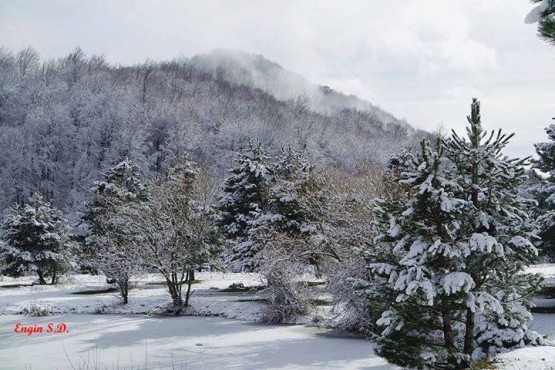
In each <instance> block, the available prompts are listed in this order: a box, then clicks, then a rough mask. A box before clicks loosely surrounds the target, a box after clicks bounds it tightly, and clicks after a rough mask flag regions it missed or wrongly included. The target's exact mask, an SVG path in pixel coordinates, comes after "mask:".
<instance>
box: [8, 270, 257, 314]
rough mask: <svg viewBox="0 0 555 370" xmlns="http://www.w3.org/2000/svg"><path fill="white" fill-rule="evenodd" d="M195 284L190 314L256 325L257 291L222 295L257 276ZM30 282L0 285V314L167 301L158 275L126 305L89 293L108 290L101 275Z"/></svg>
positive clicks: (115, 309) (144, 306)
mask: <svg viewBox="0 0 555 370" xmlns="http://www.w3.org/2000/svg"><path fill="white" fill-rule="evenodd" d="M196 278H197V279H198V280H199V283H197V284H193V286H192V291H193V295H192V298H191V304H192V309H191V313H192V314H196V315H209V316H225V317H228V318H234V319H240V320H248V321H256V320H257V319H259V317H260V312H261V308H262V307H263V306H264V304H263V302H261V299H262V297H261V296H260V294H257V293H256V292H224V291H222V290H224V289H226V288H228V287H229V286H230V285H231V284H233V283H242V284H243V285H244V286H245V287H250V286H260V285H262V280H261V278H260V276H259V275H258V274H231V273H217V272H204V273H197V276H196ZM33 280H34V279H33V278H31V277H30V278H21V279H17V280H15V279H11V278H7V277H4V278H3V279H2V281H0V314H21V313H22V312H23V310H24V309H25V308H26V307H30V306H38V307H45V308H47V309H48V310H49V311H50V312H51V313H57V314H60V313H76V314H87V313H88V314H98V313H111V314H116V313H120V314H152V313H156V312H157V311H160V310H161V309H162V308H163V307H164V306H166V305H167V304H168V303H169V302H171V299H170V296H169V294H168V293H167V291H166V289H165V285H163V278H162V276H160V275H157V274H149V275H146V276H143V277H142V278H141V279H140V281H138V282H135V285H136V288H135V289H131V290H130V292H129V304H127V305H122V304H121V301H120V299H119V298H118V294H117V292H106V293H97V294H79V293H92V292H95V291H102V290H106V289H108V288H110V286H109V285H108V284H106V278H105V277H104V276H91V275H72V276H70V277H69V278H67V279H66V281H62V282H61V283H60V284H59V285H56V286H50V285H42V286H41V285H33V286H14V285H16V284H17V285H20V284H29V285H30V284H31V283H32V282H33Z"/></svg>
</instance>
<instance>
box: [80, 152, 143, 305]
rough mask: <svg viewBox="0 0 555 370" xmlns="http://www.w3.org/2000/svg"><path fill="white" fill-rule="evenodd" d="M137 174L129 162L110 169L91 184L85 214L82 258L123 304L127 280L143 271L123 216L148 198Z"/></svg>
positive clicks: (140, 255) (137, 250)
mask: <svg viewBox="0 0 555 370" xmlns="http://www.w3.org/2000/svg"><path fill="white" fill-rule="evenodd" d="M139 171H140V169H139V167H138V166H137V165H136V164H135V163H134V162H132V161H130V160H128V159H125V160H123V161H122V162H120V163H119V164H117V165H116V166H114V167H112V168H110V169H109V170H108V171H107V172H106V173H105V174H104V179H103V180H102V181H96V182H95V183H94V186H93V188H92V191H93V192H94V199H93V201H92V202H91V203H90V205H89V209H88V212H87V213H86V214H85V215H84V220H85V221H86V222H87V225H88V230H87V236H86V238H85V248H84V249H85V250H84V256H83V257H84V258H85V259H86V260H87V261H88V263H89V264H90V266H91V267H93V268H95V269H98V270H100V271H102V272H103V273H104V274H105V275H106V277H107V278H108V279H109V280H111V281H114V282H115V283H116V284H117V286H118V289H119V290H120V294H121V297H122V300H123V303H124V304H126V303H127V302H128V293H129V280H130V278H131V277H132V276H133V275H136V274H138V273H140V272H141V271H142V268H143V264H142V262H141V261H142V257H143V255H144V253H143V251H141V250H139V249H137V247H136V244H135V243H133V241H132V238H131V236H132V231H131V230H130V229H129V225H128V223H127V220H126V219H125V218H124V217H122V215H124V214H125V213H126V210H127V209H128V208H129V207H133V205H135V204H137V203H142V202H145V201H146V200H147V198H148V194H147V187H146V186H145V184H143V182H142V181H141V179H140V177H139V175H140V174H139Z"/></svg>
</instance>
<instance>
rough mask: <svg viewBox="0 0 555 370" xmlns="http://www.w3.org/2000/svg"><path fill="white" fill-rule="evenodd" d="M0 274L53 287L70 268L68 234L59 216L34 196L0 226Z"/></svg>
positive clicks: (59, 213)
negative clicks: (0, 235)
mask: <svg viewBox="0 0 555 370" xmlns="http://www.w3.org/2000/svg"><path fill="white" fill-rule="evenodd" d="M2 231H3V233H4V236H3V242H2V243H0V266H3V267H2V269H1V270H0V274H2V275H7V276H12V277H19V276H21V275H23V274H25V273H27V272H34V273H36V274H37V275H38V278H39V284H46V280H45V278H46V277H49V278H50V279H51V283H52V284H54V283H56V279H57V277H58V274H59V273H63V272H66V271H68V270H69V269H70V268H71V266H72V263H71V248H70V244H71V243H70V234H69V227H68V225H67V221H66V220H65V219H64V217H63V215H62V213H61V212H60V211H58V210H57V209H55V208H53V207H52V206H51V205H50V203H48V202H45V201H44V200H43V199H42V196H41V195H40V194H39V193H35V194H34V195H33V196H32V197H31V200H30V203H29V204H26V205H24V206H23V207H20V206H15V207H13V208H12V209H11V213H9V214H8V216H7V217H6V219H5V220H4V222H3V223H2Z"/></svg>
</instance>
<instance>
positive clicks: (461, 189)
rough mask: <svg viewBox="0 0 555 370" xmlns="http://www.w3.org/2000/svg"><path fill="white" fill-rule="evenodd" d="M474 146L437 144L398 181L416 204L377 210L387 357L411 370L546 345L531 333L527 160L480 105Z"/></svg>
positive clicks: (381, 330) (378, 310) (382, 344)
mask: <svg viewBox="0 0 555 370" xmlns="http://www.w3.org/2000/svg"><path fill="white" fill-rule="evenodd" d="M468 120H469V123H470V127H467V139H465V138H462V137H460V136H459V135H457V134H456V133H455V132H454V131H453V133H452V135H451V137H450V138H447V139H441V138H438V141H437V145H436V148H435V149H432V147H431V145H430V143H429V142H428V141H427V140H423V141H422V143H421V152H420V154H419V155H412V156H411V158H410V161H408V163H407V165H406V167H405V168H404V170H403V171H402V172H400V173H399V174H398V175H397V176H396V178H395V180H396V182H398V183H399V184H401V185H402V186H403V187H404V188H405V191H406V193H407V197H408V199H406V200H405V199H402V200H388V201H377V205H376V207H375V214H376V218H377V221H376V226H377V228H378V231H379V232H380V236H379V237H377V238H376V240H375V244H374V245H371V246H369V248H367V249H366V250H365V255H366V258H367V260H368V262H369V269H370V271H371V273H372V276H373V279H372V280H371V281H370V282H368V283H367V286H366V288H365V289H366V290H367V291H369V292H370V293H371V294H370V296H371V297H373V298H374V299H375V302H373V304H371V307H372V311H371V315H373V316H374V318H376V317H379V319H378V320H377V322H376V324H377V325H376V326H375V327H374V328H373V329H372V331H373V334H374V335H375V337H376V339H377V341H378V346H377V348H376V350H377V352H378V353H379V354H381V355H382V356H384V357H385V358H387V359H388V360H389V361H391V362H393V363H396V364H399V365H401V366H411V367H423V366H430V367H445V368H466V367H468V366H469V365H470V363H471V362H472V360H473V359H477V358H482V357H485V356H488V355H492V354H495V353H497V352H499V351H500V350H502V349H504V348H513V347H516V346H522V345H525V344H540V343H541V338H540V337H539V336H538V335H537V334H536V333H535V332H532V331H530V330H529V329H528V323H529V322H530V320H531V319H532V317H531V314H530V313H529V308H530V306H531V304H532V302H531V297H532V296H533V293H534V292H535V291H536V290H537V287H538V285H539V283H538V278H537V277H536V276H532V275H527V274H523V273H522V270H523V268H524V267H525V266H526V265H527V264H529V263H530V262H531V261H533V259H534V258H535V257H536V255H537V251H536V249H535V248H534V246H533V245H532V243H531V242H530V239H531V238H533V237H534V235H533V231H534V225H533V223H532V222H531V220H530V217H529V216H528V214H527V208H528V204H529V200H527V199H523V198H522V197H521V196H520V195H519V193H518V187H519V185H520V184H521V183H522V182H523V181H524V180H525V175H524V169H523V167H522V165H523V164H525V163H526V160H518V159H508V158H506V157H504V156H503V155H502V153H501V150H502V149H503V148H504V147H505V145H506V144H507V143H508V141H509V139H510V138H511V137H512V135H505V134H502V133H501V131H498V132H491V133H490V134H489V135H487V133H486V132H485V131H483V128H482V125H481V119H480V104H479V102H478V101H476V100H474V101H473V103H472V106H471V115H470V116H469V117H468Z"/></svg>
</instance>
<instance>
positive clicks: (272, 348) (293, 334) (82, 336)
mask: <svg viewBox="0 0 555 370" xmlns="http://www.w3.org/2000/svg"><path fill="white" fill-rule="evenodd" d="M17 322H22V323H29V324H30V323H37V322H39V323H47V322H53V323H58V322H64V323H66V324H67V326H68V328H69V332H68V333H64V334H42V335H39V334H35V335H32V336H26V335H14V334H13V333H12V332H11V329H12V328H13V327H14V325H15V324H16V323H17ZM0 327H2V328H3V330H2V333H0V342H1V344H2V347H1V349H0V359H2V364H1V365H0V368H2V369H6V370H8V369H24V368H25V366H27V368H28V369H47V368H48V369H71V368H76V369H79V368H90V367H91V366H92V368H94V369H97V368H99V369H100V368H101V369H104V368H107V369H123V368H125V369H131V368H137V367H138V368H141V369H143V368H145V367H148V368H149V369H325V368H335V369H375V370H379V369H391V368H392V366H390V365H388V364H387V363H386V361H385V360H383V359H381V358H379V357H377V356H376V355H374V354H373V353H372V347H371V343H370V342H368V341H366V340H363V339H353V338H347V337H335V336H330V335H329V334H328V333H329V331H327V330H323V329H317V328H313V327H304V326H299V325H294V326H285V325H284V326H265V325H260V324H253V323H247V322H242V321H238V320H229V319H223V318H215V317H164V318H159V317H158V318H154V317H145V316H138V315H127V316H123V315H67V314H65V315H55V316H50V317H48V318H29V317H21V316H14V315H7V316H0ZM70 361H71V363H70ZM45 364H48V366H46V367H45ZM72 364H73V366H72ZM97 364H100V365H101V366H97Z"/></svg>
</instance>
